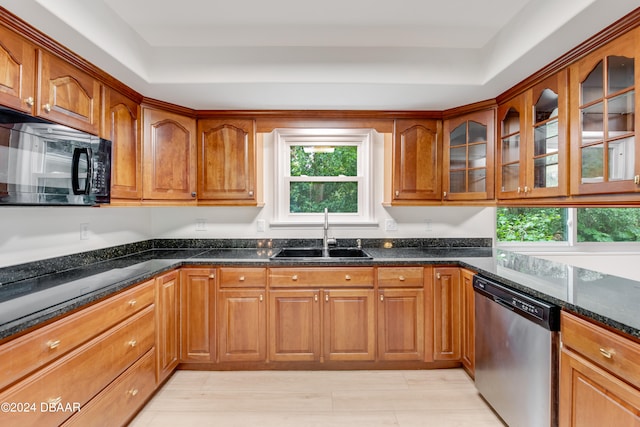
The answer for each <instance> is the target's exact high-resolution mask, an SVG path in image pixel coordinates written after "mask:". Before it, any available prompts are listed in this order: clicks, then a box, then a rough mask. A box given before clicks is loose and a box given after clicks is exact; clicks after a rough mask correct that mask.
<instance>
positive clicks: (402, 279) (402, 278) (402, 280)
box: [398, 276, 406, 282]
mask: <svg viewBox="0 0 640 427" xmlns="http://www.w3.org/2000/svg"><path fill="white" fill-rule="evenodd" d="M398 280H400V281H401V282H404V281H405V280H406V279H405V278H404V276H400V277H398Z"/></svg>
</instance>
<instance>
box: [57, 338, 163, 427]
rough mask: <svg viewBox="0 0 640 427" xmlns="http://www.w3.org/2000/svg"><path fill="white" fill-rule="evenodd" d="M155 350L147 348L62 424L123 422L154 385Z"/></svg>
mask: <svg viewBox="0 0 640 427" xmlns="http://www.w3.org/2000/svg"><path fill="white" fill-rule="evenodd" d="M154 360H155V352H154V351H153V350H150V351H148V352H147V354H145V355H144V356H142V358H141V359H140V360H138V361H137V362H136V363H134V364H133V366H131V367H130V368H129V369H127V371H126V372H125V373H124V374H122V375H121V376H120V377H118V379H116V380H115V381H114V382H112V383H111V384H109V386H108V387H107V388H106V389H104V390H103V391H102V392H100V394H99V395H97V396H96V397H95V398H94V399H93V400H91V401H90V402H89V403H88V404H87V405H86V406H84V407H83V408H82V410H81V411H80V412H79V413H77V414H75V415H74V416H73V417H71V419H69V420H68V421H67V422H66V423H64V424H63V427H69V426H80V427H100V426H104V427H111V426H116V425H125V423H126V422H127V421H129V419H130V418H131V417H133V415H135V413H136V412H137V411H138V409H140V407H142V405H144V403H145V402H146V401H147V398H148V397H149V396H151V394H152V393H153V392H154V390H155V387H156V374H155V364H154Z"/></svg>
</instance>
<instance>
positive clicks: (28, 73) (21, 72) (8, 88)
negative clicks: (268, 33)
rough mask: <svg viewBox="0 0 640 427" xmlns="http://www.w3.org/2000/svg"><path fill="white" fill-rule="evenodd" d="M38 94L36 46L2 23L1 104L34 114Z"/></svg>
mask: <svg viewBox="0 0 640 427" xmlns="http://www.w3.org/2000/svg"><path fill="white" fill-rule="evenodd" d="M35 98H36V48H35V46H34V45H33V44H31V43H29V42H28V41H26V40H25V39H23V38H22V37H20V36H18V35H17V34H16V33H14V32H13V31H10V30H8V29H7V28H5V27H2V26H0V104H2V105H5V106H7V107H10V108H14V109H16V110H20V111H24V112H25V113H29V114H33V112H34V106H35Z"/></svg>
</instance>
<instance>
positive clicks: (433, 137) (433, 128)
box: [391, 119, 442, 205]
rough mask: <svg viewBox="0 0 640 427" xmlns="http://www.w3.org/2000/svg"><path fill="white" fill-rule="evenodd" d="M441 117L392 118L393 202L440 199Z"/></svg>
mask: <svg viewBox="0 0 640 427" xmlns="http://www.w3.org/2000/svg"><path fill="white" fill-rule="evenodd" d="M441 132H442V122H441V121H440V120H410V119H398V120H396V121H395V135H394V141H393V195H392V202H391V203H392V204H398V205H401V204H420V203H421V202H427V201H434V200H435V201H440V200H441V199H442V193H441V191H442V190H441V186H442V183H441V181H440V169H439V167H440V165H441V162H440V160H441V158H442V155H441V154H440V153H439V148H438V134H439V133H441Z"/></svg>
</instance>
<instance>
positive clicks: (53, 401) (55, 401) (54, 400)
mask: <svg viewBox="0 0 640 427" xmlns="http://www.w3.org/2000/svg"><path fill="white" fill-rule="evenodd" d="M60 402H62V396H58V397H54V398H51V399H49V400H47V403H48V404H49V405H53V406H55V405H57V404H58V403H60Z"/></svg>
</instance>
